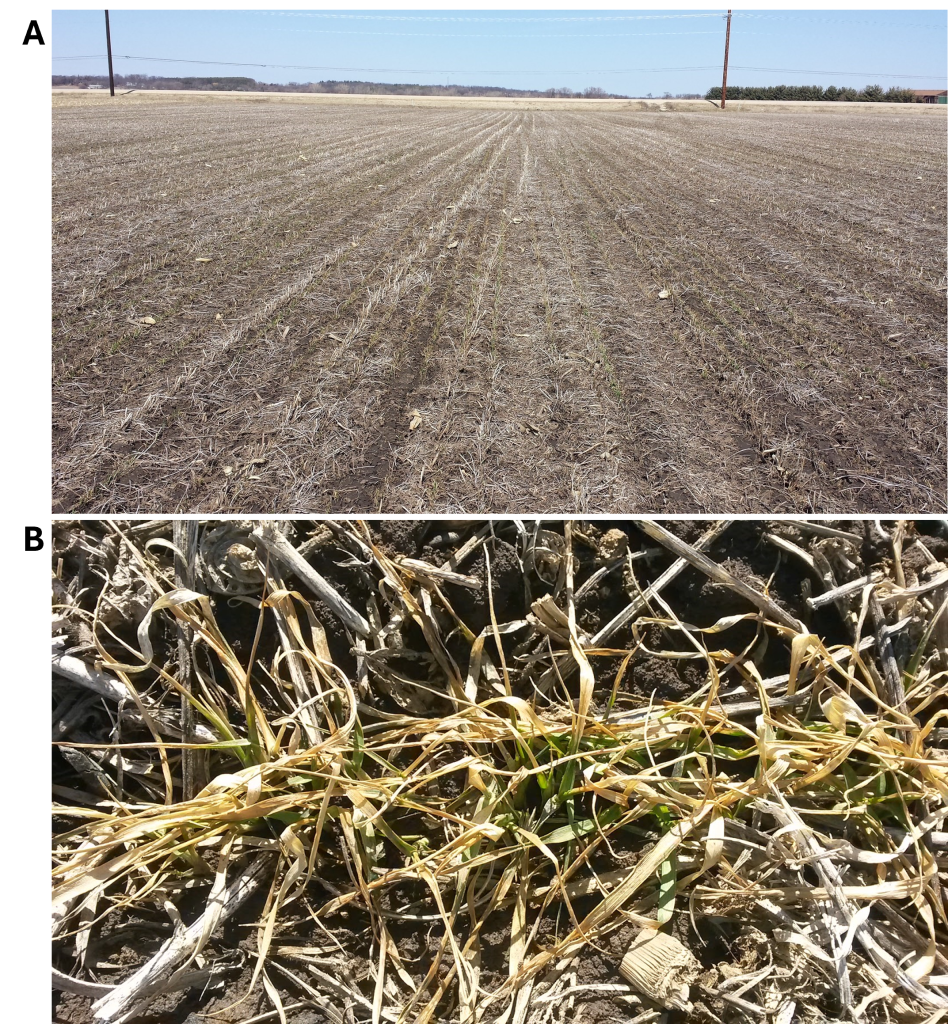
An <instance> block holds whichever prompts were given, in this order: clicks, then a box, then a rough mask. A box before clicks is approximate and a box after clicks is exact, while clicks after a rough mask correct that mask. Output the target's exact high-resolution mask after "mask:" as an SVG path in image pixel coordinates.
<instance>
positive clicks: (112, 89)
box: [105, 11, 115, 96]
mask: <svg viewBox="0 0 948 1024" xmlns="http://www.w3.org/2000/svg"><path fill="white" fill-rule="evenodd" d="M105 47H106V49H107V50H108V51H109V95H110V96H114V95H115V75H113V74H112V36H111V34H110V33H109V12H108V11H106V12H105Z"/></svg>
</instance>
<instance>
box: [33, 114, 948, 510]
mask: <svg viewBox="0 0 948 1024" xmlns="http://www.w3.org/2000/svg"><path fill="white" fill-rule="evenodd" d="M104 100H105V101H104ZM135 100H136V97H135V96H134V95H133V96H130V97H117V98H116V99H115V101H108V98H107V97H105V98H103V97H95V98H94V99H93V98H89V99H86V98H85V97H76V96H74V95H71V96H69V97H64V98H61V100H60V101H59V102H58V103H54V111H53V271H52V278H53V325H52V331H53V421H52V438H53V502H54V505H53V507H54V510H55V511H57V512H63V513H70V512H83V513H118V512H128V513H133V512H134V513H154V512H175V511H180V512H204V513H210V512H248V511H255V510H256V511H261V512H268V513H276V512H285V513H293V512H325V511H339V512H353V511H356V512H378V511H381V512H395V513H397V512H403V511H409V512H447V513H451V512H499V511H504V512H530V511H544V512H595V511H602V510H608V511H612V512H636V511H637V512H648V511H656V512H663V511H664V512H708V511H713V512H733V513H751V512H761V511H769V512H787V511H807V512H836V513H855V512H887V511H897V510H900V509H910V510H911V511H913V512H939V511H943V510H944V509H945V508H946V500H945V499H946V445H945V435H946V398H945V394H946V374H945V369H946V367H945V334H946V307H945V300H946V295H945V289H946V120H945V116H944V111H943V110H936V109H931V110H927V111H925V112H924V113H920V112H918V111H916V110H912V111H910V112H906V111H905V110H904V109H898V108H897V107H895V106H892V107H888V106H883V105H875V107H876V109H873V110H871V111H867V110H865V109H863V108H860V109H858V110H856V109H854V110H852V111H850V110H846V109H844V108H840V107H839V105H837V109H833V110H829V111H827V110H825V109H815V110H809V109H807V108H806V107H804V106H803V105H799V104H798V105H786V106H783V107H781V106H778V105H773V104H767V105H765V106H761V107H760V108H754V107H753V106H752V105H750V104H742V105H741V107H740V108H738V109H734V110H728V111H726V112H723V113H722V112H721V111H719V110H717V109H715V108H714V107H712V106H711V104H705V105H703V106H702V105H700V104H698V105H695V104H691V105H689V106H688V107H687V108H685V109H668V110H664V111H662V110H659V109H657V108H655V107H652V108H650V109H642V110H638V109H634V108H632V107H622V106H617V105H601V106H597V105H595V104H589V105H588V106H587V107H586V108H579V107H568V108H562V109H534V108H532V107H529V106H526V105H520V106H518V105H516V104H509V106H508V107H507V108H497V107H496V106H495V107H491V108H485V107H479V106H476V105H464V104H455V105H448V106H438V105H434V104H427V105H420V104H419V105H417V106H413V105H407V104H403V105H397V106H396V105H385V104H378V103H365V102H360V103H358V104H349V105H347V104H345V103H341V102H338V103H337V102H332V103H327V102H321V103H305V102H296V103H293V102H272V101H269V100H264V99H255V100H250V99H246V98H239V99H234V98H230V99H219V100H209V99H208V98H207V97H204V96H202V97H200V99H193V98H188V97H169V98H157V99H156V98H152V99H151V100H149V101H148V102H144V101H138V102H133V101H135ZM546 106H550V105H549V104H547V105H546Z"/></svg>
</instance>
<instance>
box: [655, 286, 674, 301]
mask: <svg viewBox="0 0 948 1024" xmlns="http://www.w3.org/2000/svg"><path fill="white" fill-rule="evenodd" d="M658 297H659V298H660V299H670V298H671V292H670V291H669V290H668V289H667V288H663V289H662V290H661V291H660V292H659V293H658Z"/></svg>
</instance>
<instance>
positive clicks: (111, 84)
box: [105, 11, 723, 105]
mask: <svg viewBox="0 0 948 1024" xmlns="http://www.w3.org/2000/svg"><path fill="white" fill-rule="evenodd" d="M105 48H106V49H107V50H108V51H109V95H110V96H114V95H115V75H113V74H112V35H111V33H110V32H109V12H108V11H106V12H105ZM722 105H723V104H722Z"/></svg>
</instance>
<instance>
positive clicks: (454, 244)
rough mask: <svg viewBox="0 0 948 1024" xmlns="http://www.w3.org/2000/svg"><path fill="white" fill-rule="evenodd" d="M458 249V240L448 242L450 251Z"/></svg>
mask: <svg viewBox="0 0 948 1024" xmlns="http://www.w3.org/2000/svg"><path fill="white" fill-rule="evenodd" d="M457 247H458V240H457V239H456V238H455V239H453V240H452V241H450V242H448V248H449V249H456V248H457Z"/></svg>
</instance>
